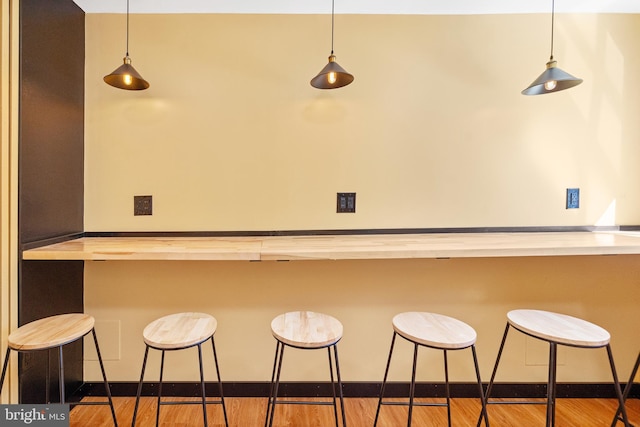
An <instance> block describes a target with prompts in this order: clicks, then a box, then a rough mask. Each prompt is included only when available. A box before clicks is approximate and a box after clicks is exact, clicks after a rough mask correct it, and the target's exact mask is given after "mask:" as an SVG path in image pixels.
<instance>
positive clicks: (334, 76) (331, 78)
mask: <svg viewBox="0 0 640 427" xmlns="http://www.w3.org/2000/svg"><path fill="white" fill-rule="evenodd" d="M327 80H328V81H329V84H334V83H335V82H336V80H338V74H337V73H336V72H335V71H332V72H330V73H329V75H328V76H327Z"/></svg>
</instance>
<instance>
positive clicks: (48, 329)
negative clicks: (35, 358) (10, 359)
mask: <svg viewBox="0 0 640 427" xmlns="http://www.w3.org/2000/svg"><path fill="white" fill-rule="evenodd" d="M95 323H96V321H95V319H94V318H93V317H92V316H89V315H88V314H83V313H71V314H61V315H58V316H51V317H46V318H44V319H39V320H34V321H33V322H30V323H27V324H26V325H23V326H21V327H19V328H18V329H16V330H15V331H13V332H12V333H11V334H9V338H8V343H9V347H11V348H12V349H13V350H17V351H27V350H46V349H49V348H54V347H59V346H61V345H65V344H69V343H71V342H73V341H76V340H77V339H79V338H82V337H83V336H85V335H87V334H88V333H89V332H91V330H92V329H93V327H94V325H95Z"/></svg>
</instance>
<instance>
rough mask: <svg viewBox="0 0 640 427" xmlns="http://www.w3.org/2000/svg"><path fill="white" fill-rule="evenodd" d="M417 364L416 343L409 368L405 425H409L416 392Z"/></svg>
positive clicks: (408, 426)
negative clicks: (411, 365)
mask: <svg viewBox="0 0 640 427" xmlns="http://www.w3.org/2000/svg"><path fill="white" fill-rule="evenodd" d="M417 365H418V344H414V345H413V368H412V370H411V386H410V388H409V418H408V420H407V427H411V418H412V416H413V398H414V396H415V393H416V367H417Z"/></svg>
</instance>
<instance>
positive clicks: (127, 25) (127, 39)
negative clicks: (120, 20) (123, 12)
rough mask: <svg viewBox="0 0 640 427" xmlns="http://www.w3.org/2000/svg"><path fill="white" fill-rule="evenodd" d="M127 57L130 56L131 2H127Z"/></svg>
mask: <svg viewBox="0 0 640 427" xmlns="http://www.w3.org/2000/svg"><path fill="white" fill-rule="evenodd" d="M127 56H129V0H127Z"/></svg>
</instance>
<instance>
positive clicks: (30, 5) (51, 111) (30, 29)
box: [19, 0, 84, 243]
mask: <svg viewBox="0 0 640 427" xmlns="http://www.w3.org/2000/svg"><path fill="white" fill-rule="evenodd" d="M20 15H21V20H20V29H21V33H20V42H21V48H20V156H19V228H20V242H21V243H27V242H33V241H37V240H42V239H46V238H50V237H54V236H59V235H65V234H72V233H77V232H81V231H83V207H84V175H83V174H84V12H83V11H82V10H81V9H80V8H78V6H77V5H76V4H75V3H74V2H73V1H72V0H22V2H21V14H20Z"/></svg>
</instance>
